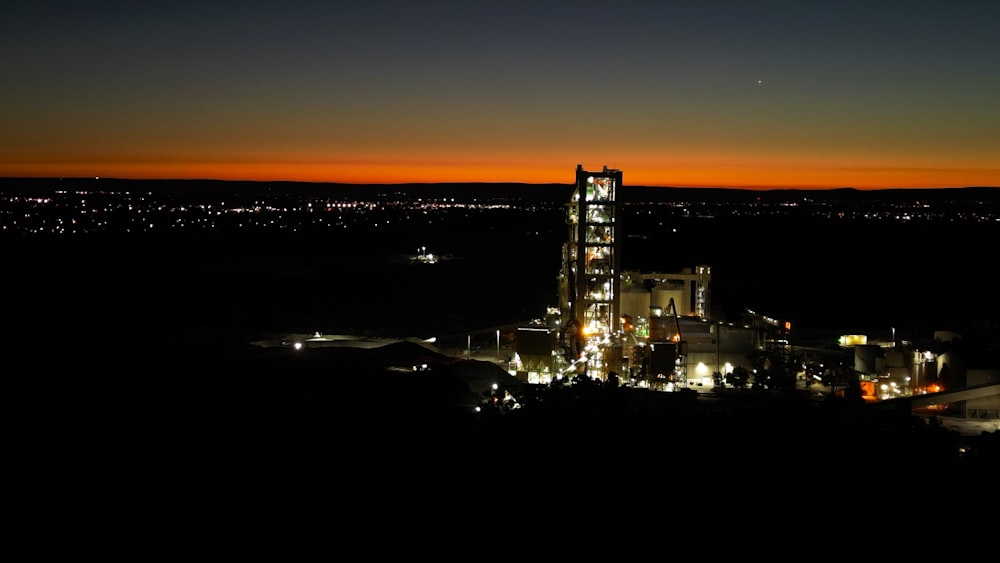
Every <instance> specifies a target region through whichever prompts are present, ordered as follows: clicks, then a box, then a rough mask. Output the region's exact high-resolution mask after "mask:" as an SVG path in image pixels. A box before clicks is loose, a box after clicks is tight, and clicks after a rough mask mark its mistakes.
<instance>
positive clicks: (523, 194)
mask: <svg viewBox="0 0 1000 563" xmlns="http://www.w3.org/2000/svg"><path fill="white" fill-rule="evenodd" d="M0 189H3V190H7V189H17V190H37V191H48V190H52V189H88V190H113V191H127V190H141V191H150V192H154V193H160V194H176V195H178V196H185V197H205V196H212V197H215V196H218V195H228V194H232V195H234V196H246V197H263V196H267V195H280V196H317V195H326V196H333V197H343V198H350V199H354V200H359V201H364V200H374V199H392V198H399V197H407V198H429V199H449V200H452V199H453V200H455V201H459V202H468V201H482V200H484V199H500V200H507V199H517V200H523V201H540V202H556V203H560V204H561V203H564V202H566V201H568V199H569V197H570V195H571V194H572V192H573V189H574V186H573V184H572V183H565V184H560V183H547V184H546V183H542V184H534V183H525V182H467V183H464V182H463V183H400V184H344V183H335V182H292V181H241V180H212V179H187V180H184V179H176V180H170V179H164V180H136V179H127V178H0ZM619 197H620V198H622V200H623V201H626V202H627V201H635V202H641V201H648V202H671V201H705V202H733V203H749V202H755V201H759V202H765V203H774V202H785V201H801V200H803V199H805V198H808V199H810V200H813V201H828V202H838V201H839V202H844V203H860V202H866V201H869V202H870V201H886V202H892V201H896V202H904V201H915V200H921V201H930V202H933V201H996V200H997V199H998V198H1000V187H978V186H970V187H962V188H888V189H872V190H859V189H856V188H850V187H844V188H830V189H794V188H783V189H768V190H759V189H748V188H729V187H717V188H691V187H670V186H639V185H632V184H629V183H628V177H627V175H626V177H625V181H624V185H623V186H622V187H621V191H620V192H619Z"/></svg>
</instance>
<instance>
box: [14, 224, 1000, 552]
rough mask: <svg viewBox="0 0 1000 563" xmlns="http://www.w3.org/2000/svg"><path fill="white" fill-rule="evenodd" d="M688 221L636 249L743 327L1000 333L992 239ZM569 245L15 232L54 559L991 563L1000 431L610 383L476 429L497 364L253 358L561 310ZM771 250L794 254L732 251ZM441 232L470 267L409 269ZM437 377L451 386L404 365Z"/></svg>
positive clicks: (466, 230)
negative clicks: (893, 558)
mask: <svg viewBox="0 0 1000 563" xmlns="http://www.w3.org/2000/svg"><path fill="white" fill-rule="evenodd" d="M555 217H556V218H559V215H558V214H556V215H555ZM522 218H523V217H522ZM679 225H680V226H681V227H691V232H690V233H688V234H687V235H686V237H687V238H685V239H684V240H685V241H687V242H688V243H690V244H686V245H682V246H678V245H676V244H674V243H673V242H671V241H670V240H669V237H668V239H667V240H665V241H664V242H663V243H662V244H660V243H658V242H656V241H655V240H653V241H651V239H648V238H647V239H637V240H634V241H633V242H632V243H631V244H632V245H634V247H635V248H642V249H644V251H646V252H648V255H649V256H653V257H655V256H658V255H659V254H658V253H662V256H663V257H664V258H665V259H667V258H670V257H671V256H672V253H674V254H677V256H676V257H675V258H679V260H678V261H677V262H676V263H675V262H673V261H669V260H665V262H669V263H668V264H667V267H666V268H665V269H668V270H669V269H674V268H676V269H679V268H680V267H687V266H691V265H694V264H697V263H709V264H711V265H713V268H714V275H715V276H717V277H716V278H714V279H715V282H713V283H714V286H713V291H714V292H715V295H714V297H715V298H716V300H717V301H718V303H719V304H723V305H725V307H724V309H726V308H729V309H733V310H737V311H738V310H739V309H740V308H741V307H742V306H744V305H754V304H755V303H764V304H767V305H770V306H772V307H774V308H775V309H780V311H781V312H782V313H784V312H789V314H790V316H793V317H796V318H797V319H802V321H803V322H800V323H799V325H800V326H801V324H806V325H808V326H812V327H819V328H822V327H823V324H822V321H823V319H824V318H826V317H825V315H826V313H827V312H829V315H830V316H829V319H830V322H831V323H835V324H836V325H837V326H838V327H839V326H841V324H843V325H845V326H849V327H857V328H860V329H864V328H866V327H868V326H869V322H871V323H872V324H873V325H876V326H884V327H885V328H886V329H887V330H888V327H889V326H892V325H891V324H890V321H893V319H902V321H903V322H901V323H900V324H899V325H897V326H898V327H899V330H900V332H901V333H903V332H904V331H905V332H908V333H916V332H917V331H918V330H919V331H921V334H923V332H922V331H925V330H930V329H933V328H938V326H937V325H938V324H939V322H940V323H941V324H945V325H947V327H948V328H951V327H953V326H959V325H963V324H964V325H965V326H980V325H983V324H989V323H990V322H993V323H995V320H996V318H997V315H996V305H997V299H996V295H995V292H991V290H990V288H992V286H993V285H994V284H993V283H992V281H991V280H992V278H991V277H990V276H992V275H993V274H991V273H990V271H989V269H988V268H984V267H983V263H982V261H981V259H982V257H983V256H984V254H983V253H984V249H985V248H987V247H990V245H991V244H992V243H994V242H996V240H997V239H996V236H995V234H996V233H995V229H994V230H989V229H980V228H977V229H975V230H969V231H965V230H956V229H952V230H947V229H944V230H941V231H940V232H938V233H937V236H935V233H934V232H922V234H918V233H917V232H915V231H910V230H906V231H900V232H901V233H904V234H905V235H906V236H901V237H898V238H896V239H889V238H886V239H883V238H880V236H875V235H874V234H872V233H868V235H866V236H865V237H863V239H862V240H861V241H860V242H857V241H855V242H849V243H845V242H844V240H845V239H843V238H838V237H832V234H831V232H828V231H825V230H822V229H820V230H818V231H817V232H819V233H820V234H823V235H824V236H823V237H817V238H811V239H809V240H808V241H805V244H804V248H806V249H807V250H806V251H804V252H803V251H796V250H795V249H794V248H793V247H792V246H790V245H789V244H787V243H788V242H789V241H791V240H793V239H795V233H787V232H786V233H783V235H782V237H781V238H780V240H778V237H777V234H776V233H780V232H781V231H780V230H779V231H775V232H772V231H764V230H760V227H761V226H760V225H756V226H755V227H753V228H752V229H751V227H746V228H745V229H744V228H739V229H735V230H728V231H727V230H725V229H722V230H719V229H716V228H712V227H714V226H715V224H714V223H713V224H709V223H703V222H701V223H699V222H697V221H694V222H693V223H687V222H682V223H679ZM648 227H649V229H650V230H647V231H643V232H644V234H648V235H650V236H654V235H656V234H657V233H655V232H654V227H653V226H648ZM407 228H408V227H407ZM753 229H756V230H753ZM404 230H406V229H405V228H404ZM682 232H683V231H682ZM880 232H882V231H880ZM748 233H750V234H752V235H753V236H751V237H748V236H747V234H748ZM421 234H423V233H421ZM564 234H565V233H564V231H563V227H562V225H558V224H557V225H554V226H551V227H544V228H542V227H539V226H538V225H531V226H527V225H525V224H523V223H518V222H503V223H497V224H495V225H491V224H486V223H483V222H482V221H479V220H476V221H465V222H463V223H461V224H460V225H459V226H454V225H452V226H444V227H443V228H441V229H439V230H435V231H434V232H433V233H428V234H426V236H419V237H414V236H413V235H412V233H411V235H410V236H409V238H406V237H403V238H400V237H399V236H397V235H399V233H390V235H391V236H390V235H385V236H383V237H380V238H366V237H365V236H364V235H363V234H361V233H355V234H354V235H352V236H343V237H340V238H330V239H325V238H324V239H315V238H311V237H298V238H296V237H277V238H275V237H271V236H257V237H250V236H212V237H193V238H187V237H176V238H164V239H157V238H142V237H132V238H105V239H100V240H97V241H95V240H94V239H58V240H45V241H37V240H26V239H0V240H2V242H3V245H4V246H3V250H4V252H3V254H2V257H0V261H2V265H3V274H4V275H3V277H2V282H3V284H4V285H3V287H2V289H3V290H4V294H5V295H6V296H7V297H8V301H7V303H6V304H5V307H6V308H5V311H4V313H5V315H4V331H5V334H4V339H3V341H4V343H5V345H6V350H7V354H6V357H7V358H8V360H9V361H8V362H7V364H6V365H8V366H10V369H9V371H7V372H6V373H8V374H9V375H10V377H11V378H12V381H15V382H30V385H31V386H32V387H36V388H38V389H36V390H34V391H33V393H32V394H31V395H29V396H30V397H31V398H33V399H35V400H36V401H37V403H38V405H37V406H34V407H33V408H32V409H30V412H28V413H25V415H24V417H23V418H22V420H26V421H31V422H30V425H31V426H30V430H32V431H34V430H37V429H38V428H42V429H43V430H44V431H45V432H44V433H43V434H44V435H45V438H44V439H39V440H37V441H36V440H35V439H30V440H27V441H29V442H30V443H31V446H30V452H31V455H29V456H27V459H29V460H32V461H34V462H35V463H34V464H35V465H37V467H38V468H39V470H38V472H37V473H38V474H37V476H36V477H41V481H42V482H43V483H44V484H43V486H41V487H40V489H39V491H40V492H38V493H37V496H38V499H39V500H38V503H37V509H38V511H39V512H41V513H43V514H44V517H43V518H42V519H41V521H42V522H44V523H45V528H46V529H47V530H49V531H50V532H51V535H52V539H51V541H52V542H62V543H70V544H72V545H81V543H80V542H85V544H86V546H88V550H89V549H91V548H93V550H94V552H95V553H102V554H109V555H114V556H118V555H124V556H126V557H127V558H129V559H142V558H145V557H150V558H167V559H172V560H177V559H181V558H183V559H188V558H205V557H218V558H227V559H228V558H234V557H240V556H257V557H260V556H264V557H267V558H275V559H276V558H281V559H301V558H304V557H305V556H310V557H311V558H313V557H316V556H317V555H318V556H319V557H322V558H341V559H375V558H381V556H383V555H402V556H405V557H407V558H411V559H412V558H421V559H428V558H429V559H458V558H462V559H476V558H488V559H508V560H509V559H521V558H538V557H541V556H547V555H552V556H557V557H559V558H561V559H567V558H571V557H576V556H581V555H586V556H588V557H590V556H592V555H593V554H594V553H596V551H594V550H596V549H598V548H604V549H605V550H608V551H609V552H614V553H615V554H616V555H615V557H616V558H618V559H635V558H638V555H639V554H641V555H642V556H643V557H644V558H646V557H654V558H660V559H663V558H666V557H671V556H674V557H676V556H678V553H682V552H683V553H687V554H690V553H696V554H698V555H696V556H698V557H701V556H702V555H703V556H705V557H712V556H715V555H717V554H718V553H719V551H718V550H719V549H721V547H720V546H739V549H746V550H748V552H750V551H752V552H753V553H755V554H758V555H760V556H767V555H775V554H785V555H790V556H796V557H799V556H805V555H803V554H810V555H808V557H810V558H811V557H812V556H813V555H812V554H817V553H821V554H824V555H830V554H837V555H851V556H853V555H856V554H857V553H859V552H861V551H862V550H867V551H870V550H871V549H872V548H873V546H875V547H877V546H881V547H884V548H886V549H890V548H891V549H903V548H904V547H906V546H912V545H913V544H914V543H921V542H932V543H933V545H943V544H946V545H960V546H961V547H960V548H956V549H959V550H961V551H963V552H964V550H971V552H977V551H976V549H973V548H975V547H976V546H979V545H984V538H985V537H987V536H984V535H981V533H982V531H983V530H985V529H988V526H990V525H992V524H993V523H994V521H995V518H994V517H993V516H992V515H994V514H995V513H996V509H997V508H996V507H997V503H998V499H997V490H998V489H997V475H998V465H997V449H998V448H997V436H996V433H993V434H990V435H984V436H982V437H978V438H976V439H968V440H966V439H962V438H961V437H960V436H959V435H957V434H956V433H953V432H951V431H948V430H945V429H943V428H940V427H935V426H929V425H927V424H924V423H923V422H922V421H921V420H919V419H914V418H912V417H910V416H908V415H894V414H892V413H882V412H875V411H871V410H869V409H865V408H862V407H858V406H855V405H850V404H846V403H843V402H840V401H830V402H816V401H812V400H809V399H808V398H798V397H794V396H784V397H774V396H770V395H746V396H739V397H721V398H718V399H715V400H713V401H704V400H701V399H698V400H695V399H694V398H693V397H692V396H688V395H685V394H670V395H667V394H649V393H641V392H630V391H627V390H623V389H616V388H605V387H599V386H594V385H591V386H582V387H581V386H576V387H571V388H566V389H533V390H530V391H529V390H525V389H520V388H517V387H516V386H512V387H511V390H512V391H513V392H514V393H515V395H516V396H518V398H519V402H520V404H521V405H522V406H521V408H520V409H517V410H514V411H509V412H504V413H503V414H501V413H500V412H498V411H490V410H487V412H485V413H479V414H477V413H475V412H474V410H473V409H472V408H471V407H472V406H473V405H475V404H477V403H478V402H480V401H483V400H485V399H486V398H487V397H485V396H483V391H482V388H481V386H480V384H481V383H482V381H483V377H484V373H485V374H486V375H487V376H489V375H491V374H490V371H489V370H490V369H491V368H492V366H486V365H482V364H479V363H476V362H462V361H456V360H455V359H454V358H447V357H439V356H436V355H434V354H433V353H432V352H431V351H426V350H420V349H416V350H415V349H413V348H412V347H410V348H407V349H397V348H385V349H377V350H374V351H359V350H339V351H331V350H325V349H324V350H320V349H315V350H313V349H310V350H305V351H304V352H305V353H302V354H293V353H292V351H291V350H290V349H287V348H275V349H264V348H258V347H256V346H253V345H252V344H250V343H251V342H253V341H255V340H258V339H260V338H262V337H264V336H269V335H274V334H278V335H280V334H282V333H292V332H298V333H302V332H305V333H311V332H313V331H322V332H324V333H336V332H339V331H345V332H356V333H361V334H372V335H391V336H434V335H441V334H445V333H461V332H463V331H466V330H470V329H473V328H480V327H483V326H493V325H497V324H501V323H509V322H513V321H521V320H525V319H529V318H534V317H536V316H540V315H541V314H542V312H543V311H544V308H545V306H547V305H551V304H553V302H554V301H555V287H556V284H555V275H556V273H557V271H558V267H559V252H560V248H559V245H560V243H561V240H562V239H563V237H564ZM661 234H662V233H661ZM765 234H766V235H767V237H771V235H774V236H773V237H772V238H774V239H775V240H778V242H780V243H781V244H777V243H776V244H744V245H743V246H734V244H733V241H737V242H739V241H747V240H752V241H755V242H759V241H766V240H770V239H768V238H767V237H765ZM844 234H845V233H840V235H844ZM827 235H830V237H831V238H827ZM416 239H420V240H419V241H417V240H416ZM425 240H427V241H428V242H427V243H426V244H428V245H430V246H432V247H433V248H441V249H442V250H440V251H441V252H444V251H448V252H452V253H453V254H454V255H455V256H456V257H458V258H459V259H457V260H455V261H452V262H447V263H441V264H438V265H435V266H433V267H432V268H433V269H426V268H425V269H421V268H420V267H416V268H414V267H412V266H410V265H409V264H408V263H407V262H399V261H398V260H397V258H398V257H399V256H401V255H404V254H407V253H412V252H413V251H412V250H410V248H415V247H416V246H417V244H424V241H425ZM727 240H728V241H730V242H729V243H727V242H726V241H727ZM847 240H850V239H847ZM395 241H398V243H399V244H398V245H395ZM638 241H645V242H638ZM694 241H696V242H697V244H695V242H694ZM838 241H839V242H838ZM865 241H867V242H869V243H872V244H875V242H877V244H875V246H876V247H877V250H878V251H874V250H873V249H872V244H865ZM873 241H875V242H873ZM942 241H944V242H945V244H944V245H943V246H937V247H933V246H932V243H934V242H939V243H940V242H942ZM798 242H802V241H801V240H800V241H798ZM890 257H896V258H897V259H898V261H892V260H889V259H888V258H890ZM921 257H927V258H921ZM824 264H826V266H824ZM966 274H967V276H968V277H967V278H964V281H963V278H962V277H961V275H966ZM764 308H765V310H769V309H770V308H771V307H764ZM791 313H799V314H796V315H792V314H791ZM867 313H870V315H868V314H867ZM893 322H894V321H893ZM855 323H856V324H855ZM417 360H419V361H420V363H425V362H426V363H428V365H430V366H431V368H430V369H429V370H427V371H420V372H412V371H410V372H399V371H394V370H392V369H387V368H404V369H405V368H407V367H408V366H409V367H412V366H413V365H417ZM494 373H495V370H494ZM503 375H504V374H502V373H497V374H496V376H497V377H498V379H499V380H500V381H501V382H503V381H504V378H503ZM473 376H474V377H473ZM507 384H508V385H513V384H512V383H511V382H510V381H509V379H508V380H507ZM14 397H15V398H20V397H21V395H14ZM33 402H35V401H33ZM25 410H28V409H25ZM18 412H20V411H18ZM28 434H31V435H33V434H34V432H23V433H19V435H28ZM961 448H965V449H964V453H963V450H962V449H961ZM69 537H72V538H73V539H72V541H70V540H69V539H68V538H69ZM882 538H888V539H887V540H886V541H882ZM989 538H990V541H992V536H989ZM934 542H940V543H934ZM986 545H989V544H986ZM899 546H902V547H899ZM727 549H728V548H727ZM910 553H912V551H910ZM307 554H308V555H307ZM755 556H756V555H755Z"/></svg>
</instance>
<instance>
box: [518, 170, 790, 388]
mask: <svg viewBox="0 0 1000 563" xmlns="http://www.w3.org/2000/svg"><path fill="white" fill-rule="evenodd" d="M621 186H622V171H621V170H618V169H610V168H608V167H606V166H605V167H604V168H603V169H602V170H600V171H588V170H584V169H583V166H582V165H577V168H576V184H575V189H574V190H573V193H572V196H571V198H570V200H569V201H568V202H567V204H566V226H567V232H566V241H565V243H564V244H563V249H562V265H561V268H560V270H559V273H558V276H557V280H558V296H559V303H558V305H557V306H554V307H550V308H549V309H548V311H547V314H546V316H545V318H544V319H540V320H536V321H533V322H532V323H530V324H528V325H525V326H521V327H519V329H518V333H517V355H516V357H515V359H514V361H513V362H512V365H511V370H510V371H511V373H512V374H514V375H516V376H517V377H518V378H519V379H522V380H523V381H526V382H528V383H548V382H551V381H553V380H558V379H562V378H564V377H574V376H576V375H585V376H588V377H591V378H594V379H599V380H602V381H607V380H608V379H611V378H617V379H618V381H619V382H620V383H622V384H626V385H634V386H638V387H646V388H651V389H658V390H665V391H670V390H673V389H676V388H679V387H704V388H711V387H712V386H713V385H714V382H715V381H717V380H718V378H719V377H723V376H725V375H726V374H728V373H731V372H732V370H733V369H734V368H735V367H736V366H739V365H741V364H744V363H745V362H746V361H747V360H746V358H747V354H748V353H749V352H751V351H752V350H754V349H756V348H758V347H760V346H762V345H764V344H766V343H768V342H770V343H780V342H781V341H782V339H783V337H784V336H786V335H787V332H788V330H789V329H790V326H789V324H788V323H781V322H779V321H777V320H776V319H770V318H768V317H766V316H764V315H757V314H756V313H753V312H748V315H749V322H747V323H740V324H734V323H728V322H717V321H713V320H712V319H711V318H710V313H709V312H710V311H711V282H712V270H711V267H710V266H707V265H696V266H693V267H691V268H685V269H683V270H681V271H679V272H662V271H655V272H642V271H633V270H624V269H623V268H622V240H623V239H624V237H625V236H626V229H627V225H623V224H622V220H621V219H622V215H623V214H622V213H620V212H619V211H620V204H621V203H622V202H620V201H619V200H618V194H619V193H621ZM713 376H715V377H713Z"/></svg>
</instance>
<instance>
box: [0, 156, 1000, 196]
mask: <svg viewBox="0 0 1000 563" xmlns="http://www.w3.org/2000/svg"><path fill="white" fill-rule="evenodd" d="M513 162H515V164H510V163H509V162H488V161H459V162H455V163H445V162H441V161H436V162H435V161H430V160H427V161H422V160H418V159H391V160H390V159H378V158H375V159H367V160H358V161H356V162H333V163H331V162H294V161H286V162H263V161H261V162H208V161H206V162H171V163H165V162H89V163H72V162H67V163H40V164H33V165H32V164H17V163H0V176H2V177H9V178H73V177H80V178H88V177H103V178H121V179H134V180H146V179H167V180H191V179H204V180H224V181H289V182H306V183H342V184H359V185H364V184H373V185H377V184H425V183H505V182H516V183H525V184H572V183H573V182H574V181H575V169H576V165H577V164H578V159H569V160H565V161H564V162H560V163H558V164H557V165H552V164H551V163H546V164H542V163H534V162H527V163H523V162H521V163H517V161H516V160H515V161H513ZM579 163H580V164H582V165H583V167H584V169H585V170H600V169H601V168H602V167H603V166H608V167H609V168H618V169H620V170H622V172H623V183H624V184H626V185H634V186H650V187H657V186H663V187H692V188H739V189H755V190H770V189H816V190H822V189H835V188H844V187H850V188H855V189H862V190H864V189H893V188H956V187H997V186H1000V168H988V167H984V168H956V169H948V168H918V167H911V168H906V167H892V166H884V167H879V166H877V165H873V163H867V164H866V165H865V166H859V167H847V166H842V167H838V166H834V165H829V164H826V163H821V164H818V165H810V164H807V163H797V164H796V165H795V166H788V167H783V166H782V165H781V164H779V163H762V164H759V165H758V164H740V165H735V166H713V165H711V164H710V163H709V164H706V163H701V162H694V163H691V164H689V165H686V166H678V167H676V168H670V167H663V166H650V165H644V164H642V163H635V165H634V166H630V165H629V163H620V162H619V163H614V162H607V163H605V162H599V161H595V162H591V163H587V162H579Z"/></svg>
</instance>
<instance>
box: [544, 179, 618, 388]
mask: <svg viewBox="0 0 1000 563" xmlns="http://www.w3.org/2000/svg"><path fill="white" fill-rule="evenodd" d="M621 186H622V172H621V170H615V169H609V168H608V167H607V166H605V167H604V169H603V170H601V171H600V172H591V171H587V170H584V169H583V165H579V164H578V165H577V167H576V188H575V189H574V191H573V195H572V197H571V198H570V201H569V202H568V203H567V206H566V224H567V226H568V229H569V232H568V234H567V235H568V236H567V239H566V243H565V244H564V246H563V264H562V270H561V271H560V275H559V298H560V303H559V309H560V314H561V316H562V318H563V319H564V321H565V324H564V328H563V334H562V341H563V346H564V349H565V350H566V351H567V359H568V360H570V361H575V360H577V359H579V358H580V357H581V354H583V355H587V354H589V356H590V359H589V360H588V362H587V364H588V365H587V367H586V369H587V371H588V372H591V370H593V373H594V375H598V374H603V373H605V372H606V367H607V366H606V365H605V364H604V361H603V360H602V358H600V353H599V348H601V346H600V343H601V342H604V343H607V342H608V340H609V339H610V338H613V337H614V335H615V334H616V333H617V332H618V330H619V328H620V327H619V324H620V319H619V310H618V309H619V293H620V291H621V276H620V275H619V274H620V272H621V239H620V237H619V236H618V235H619V233H620V232H621V224H620V222H619V216H618V209H617V206H616V196H617V194H618V191H619V190H620V189H621Z"/></svg>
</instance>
